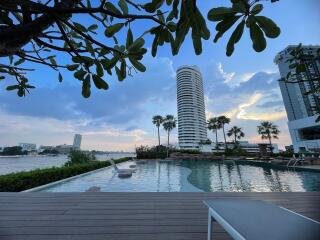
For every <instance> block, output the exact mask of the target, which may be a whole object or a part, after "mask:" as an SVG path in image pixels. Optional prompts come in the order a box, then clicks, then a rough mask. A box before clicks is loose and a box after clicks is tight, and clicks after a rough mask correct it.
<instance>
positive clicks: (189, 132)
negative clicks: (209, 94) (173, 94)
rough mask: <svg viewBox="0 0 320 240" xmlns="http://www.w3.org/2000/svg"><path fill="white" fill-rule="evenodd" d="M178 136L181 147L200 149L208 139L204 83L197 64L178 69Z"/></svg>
mask: <svg viewBox="0 0 320 240" xmlns="http://www.w3.org/2000/svg"><path fill="white" fill-rule="evenodd" d="M177 102H178V138H179V146H180V148H181V149H198V148H199V143H200V141H201V140H206V139H207V128H206V116H205V106H204V95H203V83H202V76H201V73H200V70H199V68H198V67H197V66H181V67H180V68H178V70H177Z"/></svg>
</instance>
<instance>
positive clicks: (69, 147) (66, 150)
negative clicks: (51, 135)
mask: <svg viewBox="0 0 320 240" xmlns="http://www.w3.org/2000/svg"><path fill="white" fill-rule="evenodd" d="M73 149H74V147H73V145H67V144H63V145H58V146H56V147H55V150H57V151H58V152H59V153H61V154H68V153H70V152H71V151H72V150H73Z"/></svg>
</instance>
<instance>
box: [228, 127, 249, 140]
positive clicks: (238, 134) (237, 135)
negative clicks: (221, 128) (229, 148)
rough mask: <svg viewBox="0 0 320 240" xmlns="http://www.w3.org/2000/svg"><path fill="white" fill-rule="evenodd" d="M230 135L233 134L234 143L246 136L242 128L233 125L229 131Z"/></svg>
mask: <svg viewBox="0 0 320 240" xmlns="http://www.w3.org/2000/svg"><path fill="white" fill-rule="evenodd" d="M227 135H228V137H231V136H233V139H234V143H235V144H236V145H237V143H238V141H237V140H240V139H241V138H243V137H244V136H245V134H244V132H243V131H242V129H241V128H239V127H237V126H233V127H232V128H231V129H230V130H229V131H228V133H227Z"/></svg>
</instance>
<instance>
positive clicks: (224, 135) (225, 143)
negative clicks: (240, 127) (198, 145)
mask: <svg viewBox="0 0 320 240" xmlns="http://www.w3.org/2000/svg"><path fill="white" fill-rule="evenodd" d="M222 131H223V138H224V148H225V149H227V148H228V146H227V140H226V134H225V132H224V125H222Z"/></svg>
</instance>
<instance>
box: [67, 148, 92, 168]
mask: <svg viewBox="0 0 320 240" xmlns="http://www.w3.org/2000/svg"><path fill="white" fill-rule="evenodd" d="M68 158H69V161H68V162H66V163H65V164H64V165H65V166H71V165H74V164H81V163H89V162H91V161H96V160H97V159H96V156H95V155H94V154H93V153H91V152H83V151H80V150H72V151H71V152H70V153H69V155H68Z"/></svg>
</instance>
